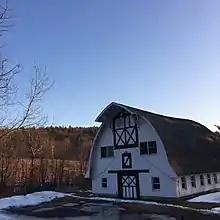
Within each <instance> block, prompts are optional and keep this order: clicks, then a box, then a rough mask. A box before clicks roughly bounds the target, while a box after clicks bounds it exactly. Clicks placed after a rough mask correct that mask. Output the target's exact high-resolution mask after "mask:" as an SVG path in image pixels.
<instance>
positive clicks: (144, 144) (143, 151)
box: [140, 142, 148, 154]
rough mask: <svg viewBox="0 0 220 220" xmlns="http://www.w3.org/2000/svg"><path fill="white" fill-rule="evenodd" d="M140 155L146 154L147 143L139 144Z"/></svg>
mask: <svg viewBox="0 0 220 220" xmlns="http://www.w3.org/2000/svg"><path fill="white" fill-rule="evenodd" d="M140 154H148V145H147V142H141V143H140Z"/></svg>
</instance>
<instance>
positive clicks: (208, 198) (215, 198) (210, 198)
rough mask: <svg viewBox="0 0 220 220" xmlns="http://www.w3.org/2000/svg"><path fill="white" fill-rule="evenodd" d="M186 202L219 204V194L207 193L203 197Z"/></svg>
mask: <svg viewBox="0 0 220 220" xmlns="http://www.w3.org/2000/svg"><path fill="white" fill-rule="evenodd" d="M188 201H189V202H207V203H220V192H215V193H209V194H206V195H203V196H198V197H195V198H193V199H190V200H188Z"/></svg>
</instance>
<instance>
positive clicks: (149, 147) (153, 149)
mask: <svg viewBox="0 0 220 220" xmlns="http://www.w3.org/2000/svg"><path fill="white" fill-rule="evenodd" d="M156 153H157V142H156V141H149V142H147V141H146V142H141V143H140V154H156Z"/></svg>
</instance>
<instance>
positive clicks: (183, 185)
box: [181, 176, 187, 189]
mask: <svg viewBox="0 0 220 220" xmlns="http://www.w3.org/2000/svg"><path fill="white" fill-rule="evenodd" d="M181 185H182V188H183V189H186V188H187V186H186V177H184V176H183V177H181Z"/></svg>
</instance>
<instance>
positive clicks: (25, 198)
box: [0, 191, 67, 209]
mask: <svg viewBox="0 0 220 220" xmlns="http://www.w3.org/2000/svg"><path fill="white" fill-rule="evenodd" d="M66 195H67V194H64V193H59V192H52V191H43V192H36V193H31V194H27V195H22V196H12V197H7V198H3V199H0V209H6V208H9V207H19V206H27V205H38V204H40V203H43V202H49V201H51V200H53V199H55V198H61V197H64V196H66Z"/></svg>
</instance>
